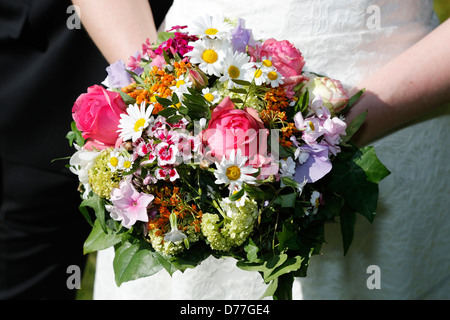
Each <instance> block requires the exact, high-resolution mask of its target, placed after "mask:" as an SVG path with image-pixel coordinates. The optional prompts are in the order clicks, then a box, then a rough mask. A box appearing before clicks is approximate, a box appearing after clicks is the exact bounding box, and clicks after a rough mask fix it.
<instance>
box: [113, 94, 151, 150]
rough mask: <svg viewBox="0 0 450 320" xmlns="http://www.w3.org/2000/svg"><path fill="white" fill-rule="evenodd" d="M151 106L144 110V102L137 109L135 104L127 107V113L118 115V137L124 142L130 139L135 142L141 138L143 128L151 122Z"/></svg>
mask: <svg viewBox="0 0 450 320" xmlns="http://www.w3.org/2000/svg"><path fill="white" fill-rule="evenodd" d="M152 111H153V105H149V106H148V107H147V108H146V102H145V101H143V102H142V103H141V106H140V107H139V106H138V105H137V104H134V105H131V104H130V105H129V106H128V108H127V112H126V113H123V114H121V115H120V120H119V122H120V124H119V126H118V127H119V128H120V129H119V130H117V132H120V134H119V136H120V137H121V138H123V140H124V141H126V140H130V139H132V140H133V142H136V141H137V140H138V139H139V138H140V137H141V136H142V132H143V131H144V129H145V128H147V127H148V126H149V125H150V123H152V122H153V117H151V115H152Z"/></svg>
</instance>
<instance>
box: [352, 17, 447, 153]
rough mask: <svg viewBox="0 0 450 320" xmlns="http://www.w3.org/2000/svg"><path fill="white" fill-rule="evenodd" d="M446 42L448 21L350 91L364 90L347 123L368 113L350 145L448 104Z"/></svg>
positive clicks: (362, 143)
mask: <svg viewBox="0 0 450 320" xmlns="http://www.w3.org/2000/svg"><path fill="white" fill-rule="evenodd" d="M449 43H450V19H449V20H447V21H445V22H443V23H442V24H441V25H440V26H439V27H437V28H436V29H435V30H433V31H432V32H431V33H429V34H428V35H427V36H426V37H424V38H423V39H422V40H420V41H419V42H417V43H416V44H415V45H413V46H412V47H411V48H409V49H407V50H406V51H405V52H403V53H402V54H400V55H399V56H397V57H396V58H394V59H393V60H392V61H390V62H389V63H387V64H386V65H385V66H384V67H383V68H381V69H380V70H378V71H377V72H376V73H375V74H373V75H371V76H370V77H369V78H367V79H366V80H364V81H363V82H362V83H360V84H359V85H358V86H357V87H356V88H354V89H353V90H351V92H350V94H354V93H356V92H358V91H359V90H360V89H362V88H366V91H365V93H364V94H363V96H362V97H361V99H360V100H359V101H358V102H357V103H356V104H355V105H354V106H353V108H352V109H350V111H349V113H348V114H347V117H346V121H347V123H350V122H351V121H352V120H353V119H354V118H355V117H356V116H357V115H358V114H360V113H361V112H364V111H366V110H368V115H367V118H366V121H365V123H364V124H363V127H362V128H361V130H360V131H359V132H358V134H357V135H356V136H355V137H354V142H356V143H357V144H358V145H364V144H366V143H368V142H370V141H371V140H373V139H375V138H377V137H379V136H381V135H383V134H385V133H388V132H389V131H391V130H393V129H395V128H398V127H399V126H401V125H405V124H407V123H408V122H410V121H411V120H413V119H415V118H417V117H419V116H421V115H423V114H425V113H427V112H429V111H431V110H433V109H434V108H436V107H439V106H441V105H442V104H445V103H447V102H450V46H449V45H448V44H449ZM418 134H420V132H418Z"/></svg>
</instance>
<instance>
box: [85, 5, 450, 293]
mask: <svg viewBox="0 0 450 320" xmlns="http://www.w3.org/2000/svg"><path fill="white" fill-rule="evenodd" d="M434 10H435V11H436V14H437V15H438V17H439V19H440V20H441V22H442V21H445V20H446V19H448V18H449V17H450V0H434ZM95 261H96V254H95V253H92V254H89V255H88V256H87V262H86V268H85V270H84V274H83V279H82V282H81V289H80V290H78V291H77V300H92V297H93V284H94V278H95Z"/></svg>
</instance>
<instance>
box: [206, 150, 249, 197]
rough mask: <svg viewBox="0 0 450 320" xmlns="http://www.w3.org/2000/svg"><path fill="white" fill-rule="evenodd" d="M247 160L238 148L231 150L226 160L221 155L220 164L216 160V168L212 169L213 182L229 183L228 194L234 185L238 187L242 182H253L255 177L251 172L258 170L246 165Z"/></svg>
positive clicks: (234, 187)
mask: <svg viewBox="0 0 450 320" xmlns="http://www.w3.org/2000/svg"><path fill="white" fill-rule="evenodd" d="M247 160H248V158H247V157H244V156H242V152H241V150H240V149H238V150H237V151H236V152H231V154H230V157H229V159H228V160H227V159H226V157H225V156H223V158H222V161H221V162H220V164H219V163H217V162H216V170H215V171H214V175H215V176H216V181H215V183H216V184H229V188H230V195H231V194H233V192H234V191H235V190H236V187H237V188H240V187H242V185H243V184H244V183H247V184H253V183H255V181H256V178H255V177H253V176H252V174H254V173H256V172H258V169H255V168H253V167H252V166H246V165H245V163H246V162H247Z"/></svg>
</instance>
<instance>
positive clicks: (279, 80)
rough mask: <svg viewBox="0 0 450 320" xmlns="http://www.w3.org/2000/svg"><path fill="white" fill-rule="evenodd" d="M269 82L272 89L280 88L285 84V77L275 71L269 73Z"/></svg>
mask: <svg viewBox="0 0 450 320" xmlns="http://www.w3.org/2000/svg"><path fill="white" fill-rule="evenodd" d="M267 82H268V83H269V84H270V86H271V87H272V88H276V87H279V86H280V85H282V84H283V83H284V80H283V76H282V75H281V74H280V73H279V72H278V71H277V70H275V69H273V70H271V71H269V72H268V73H267Z"/></svg>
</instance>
